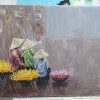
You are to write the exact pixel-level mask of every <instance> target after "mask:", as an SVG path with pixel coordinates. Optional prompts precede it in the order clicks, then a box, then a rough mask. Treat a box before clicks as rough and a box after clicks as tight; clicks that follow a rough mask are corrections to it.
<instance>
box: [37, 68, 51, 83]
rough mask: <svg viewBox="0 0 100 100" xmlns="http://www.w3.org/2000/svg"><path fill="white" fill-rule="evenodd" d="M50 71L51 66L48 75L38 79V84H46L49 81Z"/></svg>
mask: <svg viewBox="0 0 100 100" xmlns="http://www.w3.org/2000/svg"><path fill="white" fill-rule="evenodd" d="M50 72H51V68H48V71H47V75H46V76H45V77H39V78H38V79H37V85H46V84H47V83H48V80H49V79H50V75H49V74H50Z"/></svg>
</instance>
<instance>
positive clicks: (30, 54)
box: [22, 49, 35, 67]
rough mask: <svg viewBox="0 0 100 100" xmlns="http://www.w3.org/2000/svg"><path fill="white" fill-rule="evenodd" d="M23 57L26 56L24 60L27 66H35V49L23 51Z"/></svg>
mask: <svg viewBox="0 0 100 100" xmlns="http://www.w3.org/2000/svg"><path fill="white" fill-rule="evenodd" d="M22 57H23V58H24V62H25V64H26V67H33V65H34V62H35V60H34V50H33V49H27V50H25V51H24V52H23V53H22Z"/></svg>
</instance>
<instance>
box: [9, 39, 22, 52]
mask: <svg viewBox="0 0 100 100" xmlns="http://www.w3.org/2000/svg"><path fill="white" fill-rule="evenodd" d="M23 42H24V39H19V38H13V40H12V43H11V46H10V50H12V49H15V48H17V47H19V46H21V44H22V43H23Z"/></svg>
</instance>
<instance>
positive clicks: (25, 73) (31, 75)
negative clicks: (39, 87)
mask: <svg viewBox="0 0 100 100" xmlns="http://www.w3.org/2000/svg"><path fill="white" fill-rule="evenodd" d="M38 77H39V73H38V72H37V71H36V70H27V69H24V70H19V71H17V72H15V73H13V74H12V75H11V77H10V79H11V80H15V81H18V80H19V81H20V80H33V79H36V78H38Z"/></svg>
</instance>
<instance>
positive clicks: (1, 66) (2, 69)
mask: <svg viewBox="0 0 100 100" xmlns="http://www.w3.org/2000/svg"><path fill="white" fill-rule="evenodd" d="M10 70H11V67H10V65H9V63H8V62H7V61H5V60H2V59H0V73H7V72H10Z"/></svg>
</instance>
